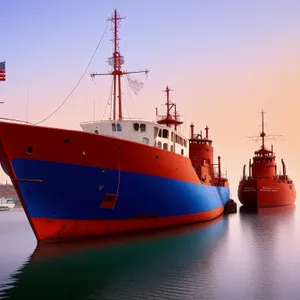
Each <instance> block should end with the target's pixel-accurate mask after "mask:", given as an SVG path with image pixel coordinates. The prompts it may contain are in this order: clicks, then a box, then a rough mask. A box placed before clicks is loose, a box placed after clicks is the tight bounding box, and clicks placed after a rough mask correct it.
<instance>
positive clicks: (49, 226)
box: [31, 206, 224, 242]
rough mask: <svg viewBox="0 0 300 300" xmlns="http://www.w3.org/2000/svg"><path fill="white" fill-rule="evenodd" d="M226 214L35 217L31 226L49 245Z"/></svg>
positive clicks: (212, 212) (219, 211) (221, 209)
mask: <svg viewBox="0 0 300 300" xmlns="http://www.w3.org/2000/svg"><path fill="white" fill-rule="evenodd" d="M223 211H224V207H223V206H221V207H219V208H216V209H214V210H210V211H207V212H200V213H196V214H190V215H183V216H173V217H164V218H156V219H127V220H60V219H47V218H31V223H32V224H33V226H34V230H35V232H36V234H37V239H38V241H40V242H47V241H51V240H55V241H57V240H64V239H71V238H78V237H86V236H103V235H109V234H117V233H125V232H132V231H141V230H149V229H157V228H163V227H169V226H175V225H182V224H189V223H196V222H204V221H209V220H213V219H215V218H217V217H218V216H220V215H221V214H222V213H223Z"/></svg>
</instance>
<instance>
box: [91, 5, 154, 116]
mask: <svg viewBox="0 0 300 300" xmlns="http://www.w3.org/2000/svg"><path fill="white" fill-rule="evenodd" d="M122 19H124V17H121V16H120V15H119V13H118V12H117V10H116V9H115V11H114V13H113V15H112V16H111V17H110V18H109V19H108V21H111V22H112V30H113V39H112V42H113V45H114V52H113V55H112V56H111V57H110V58H109V59H108V64H109V65H110V66H112V68H113V69H112V71H111V72H109V73H91V74H90V75H91V77H95V76H97V75H112V76H113V95H114V96H113V120H117V118H116V114H117V98H118V120H122V119H123V113H122V89H121V76H122V75H126V74H134V73H145V74H147V73H148V72H149V71H148V70H147V69H146V70H141V71H131V72H127V71H125V72H124V71H122V65H123V64H124V57H123V56H121V54H120V47H119V40H120V38H119V34H118V31H119V26H120V22H121V20H122Z"/></svg>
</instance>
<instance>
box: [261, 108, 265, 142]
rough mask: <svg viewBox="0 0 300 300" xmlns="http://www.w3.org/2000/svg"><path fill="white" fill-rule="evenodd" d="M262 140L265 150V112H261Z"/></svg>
mask: <svg viewBox="0 0 300 300" xmlns="http://www.w3.org/2000/svg"><path fill="white" fill-rule="evenodd" d="M260 136H261V139H262V148H265V136H266V133H265V112H264V111H263V110H261V134H260Z"/></svg>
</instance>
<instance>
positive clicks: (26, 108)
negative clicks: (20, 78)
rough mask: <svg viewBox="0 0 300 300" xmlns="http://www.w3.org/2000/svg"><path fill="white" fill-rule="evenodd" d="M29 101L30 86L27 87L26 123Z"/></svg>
mask: <svg viewBox="0 0 300 300" xmlns="http://www.w3.org/2000/svg"><path fill="white" fill-rule="evenodd" d="M28 101H29V96H28V87H27V101H26V123H28Z"/></svg>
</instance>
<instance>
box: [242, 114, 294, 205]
mask: <svg viewBox="0 0 300 300" xmlns="http://www.w3.org/2000/svg"><path fill="white" fill-rule="evenodd" d="M261 116H262V131H261V134H260V137H261V141H262V145H261V147H260V149H259V150H257V151H255V156H254V157H253V162H251V159H250V160H249V174H248V176H246V165H244V167H243V177H242V179H241V181H240V182H239V186H238V197H239V200H240V202H241V203H242V204H243V205H244V206H247V207H252V208H263V207H276V206H283V205H292V204H294V203H295V200H296V190H295V186H294V183H293V181H292V179H290V178H289V177H288V175H287V173H286V166H285V163H284V161H283V159H281V163H282V171H283V174H282V175H278V174H277V164H276V161H275V153H274V151H273V146H272V147H271V149H268V148H266V146H265V137H266V133H265V130H264V128H265V126H264V111H262V112H261Z"/></svg>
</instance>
